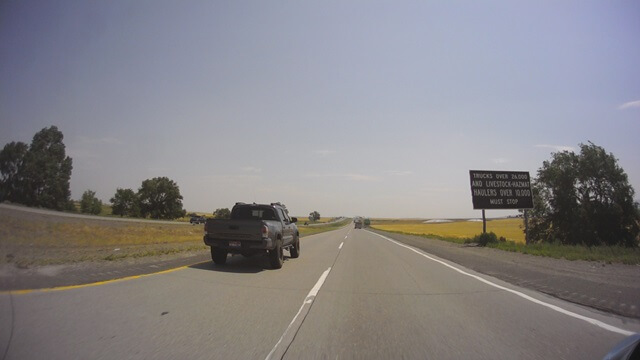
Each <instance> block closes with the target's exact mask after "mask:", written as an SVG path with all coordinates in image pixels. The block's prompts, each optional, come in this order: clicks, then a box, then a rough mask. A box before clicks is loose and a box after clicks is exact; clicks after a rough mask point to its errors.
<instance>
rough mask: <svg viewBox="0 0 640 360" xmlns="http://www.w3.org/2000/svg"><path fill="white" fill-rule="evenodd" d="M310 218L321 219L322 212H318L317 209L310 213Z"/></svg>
mask: <svg viewBox="0 0 640 360" xmlns="http://www.w3.org/2000/svg"><path fill="white" fill-rule="evenodd" d="M309 220H311V221H318V220H320V213H319V212H317V211H312V212H311V213H309Z"/></svg>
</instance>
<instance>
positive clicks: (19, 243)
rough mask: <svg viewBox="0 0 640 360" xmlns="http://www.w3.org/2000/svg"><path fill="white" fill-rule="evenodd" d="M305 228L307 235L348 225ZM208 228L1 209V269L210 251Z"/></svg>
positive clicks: (344, 222) (344, 223) (305, 234)
mask: <svg viewBox="0 0 640 360" xmlns="http://www.w3.org/2000/svg"><path fill="white" fill-rule="evenodd" d="M348 221H349V220H345V221H343V222H340V223H330V224H326V225H319V226H314V227H308V226H304V225H301V226H300V233H301V235H302V236H307V235H312V234H316V233H319V232H324V231H331V230H335V229H337V228H339V227H341V226H344V225H346V222H348ZM203 234H204V226H203V225H187V224H184V223H179V222H176V223H175V224H154V223H150V222H121V221H109V220H107V219H99V218H97V219H81V218H69V217H61V216H56V215H42V214H31V213H28V212H23V211H16V210H8V209H2V210H0V239H2V241H1V242H0V265H3V264H14V265H15V266H17V267H20V268H28V267H32V266H42V265H57V264H67V263H74V262H81V261H114V260H122V259H135V258H141V257H149V256H160V255H177V254H185V253H190V252H193V253H197V252H201V251H202V252H206V251H207V249H208V247H207V246H206V245H204V243H203V241H202V236H203Z"/></svg>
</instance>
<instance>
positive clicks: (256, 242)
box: [204, 203, 300, 269]
mask: <svg viewBox="0 0 640 360" xmlns="http://www.w3.org/2000/svg"><path fill="white" fill-rule="evenodd" d="M297 221H298V219H296V218H295V217H294V218H291V217H289V214H288V212H287V208H286V207H285V206H284V205H282V204H280V203H272V204H268V205H266V204H245V203H236V205H235V206H234V207H233V209H232V210H231V219H207V222H206V223H205V224H204V243H205V244H206V245H207V246H210V247H211V259H212V260H213V262H214V263H216V264H218V265H224V264H225V263H226V262H227V254H242V255H244V256H252V255H256V254H260V253H263V254H267V255H268V256H269V260H270V263H271V266H272V267H273V268H274V269H279V268H281V267H282V263H283V261H284V253H283V251H284V249H288V250H289V252H290V254H291V257H292V258H297V257H298V256H300V233H299V232H298V227H297V226H296V224H295V223H296V222H297Z"/></svg>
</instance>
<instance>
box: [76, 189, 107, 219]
mask: <svg viewBox="0 0 640 360" xmlns="http://www.w3.org/2000/svg"><path fill="white" fill-rule="evenodd" d="M80 211H81V212H82V213H85V214H93V215H98V214H100V212H101V211H102V201H101V200H99V199H98V198H97V197H96V192H95V191H91V190H87V191H85V192H84V193H83V194H82V199H81V200H80Z"/></svg>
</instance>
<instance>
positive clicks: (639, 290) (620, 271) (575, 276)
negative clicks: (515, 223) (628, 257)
mask: <svg viewBox="0 0 640 360" xmlns="http://www.w3.org/2000/svg"><path fill="white" fill-rule="evenodd" d="M369 230H371V231H373V232H376V233H379V234H382V235H385V236H387V237H390V238H392V239H394V240H397V241H400V242H402V243H404V244H407V245H410V246H413V247H415V248H418V249H421V250H424V251H425V252H428V253H430V254H433V255H435V256H438V257H441V258H443V259H446V260H449V261H452V262H455V263H457V264H460V265H462V266H465V267H467V268H469V269H472V270H475V271H477V272H479V273H483V274H486V275H490V276H493V277H496V278H498V279H500V280H503V281H506V282H509V283H511V284H514V285H517V286H521V287H524V288H529V289H533V290H536V291H540V292H542V293H545V294H548V295H552V296H554V297H557V298H560V299H563V300H566V301H570V302H573V303H577V304H580V305H585V306H589V307H592V308H595V309H598V310H602V311H606V312H609V313H613V314H617V315H622V316H626V317H632V318H640V303H638V299H640V266H637V265H623V264H604V263H598V262H589V261H569V260H564V259H553V258H547V257H540V256H533V255H527V254H520V253H512V252H506V251H502V250H498V249H491V248H482V247H475V246H465V245H460V244H454V243H449V242H445V241H441V240H437V239H428V238H424V237H420V236H413V235H403V234H395V233H389V232H385V231H380V230H373V229H369Z"/></svg>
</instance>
